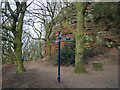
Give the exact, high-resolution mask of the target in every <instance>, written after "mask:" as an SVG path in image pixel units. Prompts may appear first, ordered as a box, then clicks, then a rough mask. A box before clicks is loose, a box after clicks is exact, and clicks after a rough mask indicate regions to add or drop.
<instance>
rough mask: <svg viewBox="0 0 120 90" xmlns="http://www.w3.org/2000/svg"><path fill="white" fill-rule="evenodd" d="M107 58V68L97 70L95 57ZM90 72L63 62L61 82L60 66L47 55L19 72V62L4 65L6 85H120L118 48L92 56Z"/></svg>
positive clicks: (62, 86)
mask: <svg viewBox="0 0 120 90" xmlns="http://www.w3.org/2000/svg"><path fill="white" fill-rule="evenodd" d="M96 60H97V61H102V62H106V63H105V64H104V66H103V70H101V71H94V70H92V68H91V62H92V61H96ZM89 61H90V62H89V64H88V65H85V66H86V68H87V71H88V73H87V74H76V73H74V72H73V69H74V67H73V66H69V67H65V66H61V83H58V82H57V66H54V65H53V64H51V62H50V61H48V60H47V57H46V58H43V59H41V60H38V61H29V62H25V63H24V66H25V68H26V70H27V71H26V72H24V73H21V74H18V73H16V65H15V64H9V65H3V69H2V71H3V73H2V87H3V88H118V50H117V49H116V48H112V49H109V50H108V51H107V52H106V54H104V55H97V56H95V57H93V58H90V59H89Z"/></svg>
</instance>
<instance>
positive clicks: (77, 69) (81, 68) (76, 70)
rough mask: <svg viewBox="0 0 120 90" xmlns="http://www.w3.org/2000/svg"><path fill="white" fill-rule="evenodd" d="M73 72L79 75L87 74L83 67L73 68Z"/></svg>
mask: <svg viewBox="0 0 120 90" xmlns="http://www.w3.org/2000/svg"><path fill="white" fill-rule="evenodd" d="M74 72H75V73H80V74H82V73H87V71H86V69H85V67H80V68H77V67H75V68H74Z"/></svg>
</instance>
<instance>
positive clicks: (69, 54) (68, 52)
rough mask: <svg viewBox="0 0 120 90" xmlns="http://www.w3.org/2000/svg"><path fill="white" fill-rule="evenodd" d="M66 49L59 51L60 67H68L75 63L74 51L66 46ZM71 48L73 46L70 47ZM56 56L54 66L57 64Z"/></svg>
mask: <svg viewBox="0 0 120 90" xmlns="http://www.w3.org/2000/svg"><path fill="white" fill-rule="evenodd" d="M67 46H68V47H66V44H65V46H64V47H63V48H62V49H61V52H60V55H61V57H60V58H61V62H60V63H61V65H66V66H69V65H71V64H74V63H75V50H73V49H71V46H70V45H67ZM72 48H73V46H72ZM57 56H58V55H56V57H55V64H56V65H57V62H58V57H57Z"/></svg>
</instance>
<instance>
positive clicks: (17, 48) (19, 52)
mask: <svg viewBox="0 0 120 90" xmlns="http://www.w3.org/2000/svg"><path fill="white" fill-rule="evenodd" d="M21 47H22V42H21V40H20V39H19V37H18V38H17V37H16V44H15V48H14V50H15V56H16V63H17V72H18V73H22V72H24V71H25V68H24V66H23V63H22V50H21Z"/></svg>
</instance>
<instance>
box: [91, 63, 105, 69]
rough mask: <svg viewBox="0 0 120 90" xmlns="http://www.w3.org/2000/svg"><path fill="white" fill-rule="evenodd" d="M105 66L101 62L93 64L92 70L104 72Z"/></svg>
mask: <svg viewBox="0 0 120 90" xmlns="http://www.w3.org/2000/svg"><path fill="white" fill-rule="evenodd" d="M102 67H103V64H102V63H99V62H93V63H92V68H93V69H94V70H102Z"/></svg>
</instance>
